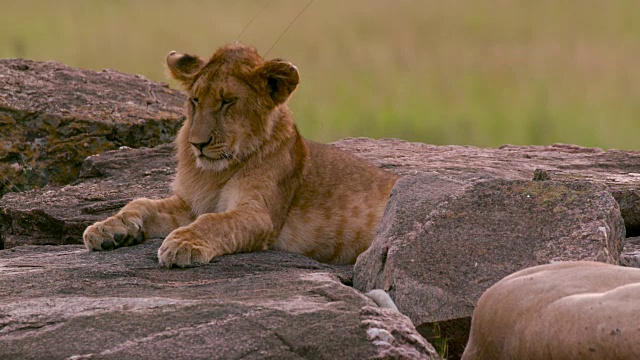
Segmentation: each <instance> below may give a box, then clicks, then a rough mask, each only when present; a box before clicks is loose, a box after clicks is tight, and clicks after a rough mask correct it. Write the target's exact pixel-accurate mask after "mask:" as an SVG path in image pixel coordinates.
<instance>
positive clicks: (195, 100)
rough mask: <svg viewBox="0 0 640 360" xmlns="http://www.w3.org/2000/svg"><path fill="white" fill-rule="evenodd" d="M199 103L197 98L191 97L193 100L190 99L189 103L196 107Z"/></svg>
mask: <svg viewBox="0 0 640 360" xmlns="http://www.w3.org/2000/svg"><path fill="white" fill-rule="evenodd" d="M199 101H200V100H198V98H197V97H193V98H191V102H192V103H193V105H198V103H199Z"/></svg>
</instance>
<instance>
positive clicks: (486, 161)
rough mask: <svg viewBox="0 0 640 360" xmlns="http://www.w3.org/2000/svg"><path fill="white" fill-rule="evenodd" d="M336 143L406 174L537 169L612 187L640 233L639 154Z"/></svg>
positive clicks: (530, 172) (633, 232)
mask: <svg viewBox="0 0 640 360" xmlns="http://www.w3.org/2000/svg"><path fill="white" fill-rule="evenodd" d="M334 144H335V145H336V146H337V147H339V148H341V149H344V150H347V151H349V152H352V153H354V154H356V155H359V156H361V157H363V158H365V159H367V160H369V161H371V162H373V163H375V164H377V165H378V166H380V167H382V168H385V169H389V170H391V171H394V172H397V173H400V174H403V175H406V174H415V173H418V172H425V171H432V172H437V173H439V174H442V175H449V176H455V177H460V176H462V177H464V178H466V179H469V180H473V179H474V177H478V178H480V179H485V178H487V177H491V178H495V179H506V180H531V179H533V177H534V173H535V170H536V169H540V170H543V171H544V172H545V173H546V174H547V176H548V177H549V178H550V179H551V180H561V181H564V180H568V181H587V182H593V183H599V184H603V185H605V186H607V188H608V189H609V190H610V191H611V193H612V195H613V197H614V198H615V199H616V201H618V203H619V205H620V210H621V212H622V217H623V219H624V221H625V226H626V229H627V236H638V235H640V152H638V151H620V150H609V151H603V150H602V149H598V148H587V147H581V146H576V145H567V144H554V145H551V146H514V145H504V146H501V147H500V148H477V147H473V146H458V145H451V146H435V145H428V144H422V143H416V142H408V141H404V140H397V139H381V140H378V141H375V140H371V139H366V138H352V139H345V140H341V141H338V142H336V143H334Z"/></svg>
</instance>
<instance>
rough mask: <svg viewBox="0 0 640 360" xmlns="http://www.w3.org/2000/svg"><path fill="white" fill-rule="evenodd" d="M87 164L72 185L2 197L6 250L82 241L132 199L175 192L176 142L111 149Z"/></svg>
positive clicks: (0, 244)
mask: <svg viewBox="0 0 640 360" xmlns="http://www.w3.org/2000/svg"><path fill="white" fill-rule="evenodd" d="M81 169H82V171H81V173H80V179H79V180H78V181H77V182H76V183H74V184H72V185H67V186H63V187H45V188H43V189H37V190H30V191H26V192H21V193H7V194H5V195H4V196H3V197H2V199H0V249H2V248H11V247H14V246H18V245H25V244H33V245H61V244H81V243H82V233H83V232H84V229H85V228H86V227H87V226H89V225H91V224H93V223H94V222H96V221H98V220H101V219H104V218H106V217H108V216H111V215H113V214H114V213H116V212H117V211H118V210H119V209H120V208H121V207H123V206H124V205H125V204H127V203H128V202H129V201H131V200H133V199H135V198H138V197H147V198H151V199H159V198H163V197H167V196H169V195H170V194H171V189H170V184H171V180H172V179H173V175H174V174H175V161H174V157H173V146H172V145H170V144H165V145H161V146H157V147H155V148H152V149H147V148H142V149H121V150H114V151H108V152H106V153H104V154H100V155H94V156H90V157H88V158H87V159H85V161H84V162H83V163H82V168H81Z"/></svg>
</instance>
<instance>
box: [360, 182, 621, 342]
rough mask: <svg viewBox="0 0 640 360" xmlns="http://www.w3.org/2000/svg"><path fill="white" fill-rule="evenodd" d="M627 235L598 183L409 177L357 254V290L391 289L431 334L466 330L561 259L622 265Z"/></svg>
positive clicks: (420, 326)
mask: <svg viewBox="0 0 640 360" xmlns="http://www.w3.org/2000/svg"><path fill="white" fill-rule="evenodd" d="M624 234H625V230H624V224H623V221H622V218H621V216H620V211H619V208H618V205H617V203H616V201H615V200H614V199H613V197H612V196H611V194H610V192H609V191H608V190H607V188H606V187H605V186H603V185H600V184H595V183H586V182H558V181H530V180H502V179H491V178H489V179H485V180H484V181H476V182H470V181H468V180H464V179H462V178H461V177H460V176H458V177H455V176H445V175H441V174H437V173H423V174H420V175H413V176H412V175H408V176H405V177H403V178H401V179H400V180H399V181H398V182H397V183H396V186H395V187H394V190H393V192H392V194H391V199H390V201H389V204H388V205H387V209H386V211H385V214H384V216H383V219H382V223H381V225H380V228H379V230H378V233H377V235H376V238H375V240H374V241H373V244H372V245H371V247H370V248H369V249H368V250H367V251H365V252H364V253H363V254H362V255H360V257H358V260H357V262H356V265H355V269H354V286H355V287H356V288H357V289H359V290H360V291H363V292H367V291H370V290H372V289H383V290H385V291H388V292H389V294H390V296H391V297H392V298H393V300H394V301H395V303H396V305H397V307H398V309H399V310H400V312H402V313H403V314H405V315H407V316H409V318H410V319H411V320H412V321H413V323H414V325H416V327H417V328H418V330H419V331H421V333H423V334H425V335H426V336H428V335H429V334H428V332H429V331H430V329H432V328H433V326H434V323H441V322H448V321H457V322H458V324H459V325H462V326H467V330H468V325H469V324H470V321H469V319H470V317H471V314H472V313H473V309H474V306H475V303H476V301H477V300H478V298H479V297H480V295H481V294H482V293H483V292H484V291H485V290H486V289H487V288H489V287H490V286H491V285H493V284H494V283H496V282H498V281H499V280H500V279H502V278H503V277H505V276H507V275H509V274H511V273H513V272H515V271H518V270H520V269H524V268H527V267H530V266H534V265H540V264H546V263H549V262H556V261H567V260H597V261H602V262H608V263H613V264H617V263H618V261H619V257H620V252H621V250H622V245H623V241H624ZM465 324H466V325H465ZM453 333H457V334H466V333H468V331H459V330H456V329H455V326H454V327H453V329H452V330H451V332H448V333H446V334H444V335H445V336H446V337H447V338H448V339H449V340H450V341H449V345H450V349H451V351H452V352H453V353H461V350H462V349H463V348H464V345H465V344H466V341H467V339H466V337H463V338H456V337H455V336H454V335H453ZM428 340H429V339H428Z"/></svg>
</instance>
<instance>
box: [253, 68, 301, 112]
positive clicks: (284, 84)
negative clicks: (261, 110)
mask: <svg viewBox="0 0 640 360" xmlns="http://www.w3.org/2000/svg"><path fill="white" fill-rule="evenodd" d="M254 75H255V76H257V77H258V78H259V79H261V81H263V82H264V84H265V85H266V87H267V90H268V91H269V95H270V96H271V99H273V102H274V103H275V104H276V105H278V104H281V103H283V102H285V101H286V100H287V99H288V98H289V96H290V95H291V93H292V92H293V90H295V89H296V87H297V86H298V83H299V82H300V74H298V68H296V67H295V66H294V65H293V64H291V63H289V62H286V61H282V60H279V59H276V60H270V61H267V62H265V63H264V64H262V66H260V67H258V68H257V69H256V70H255V72H254Z"/></svg>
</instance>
